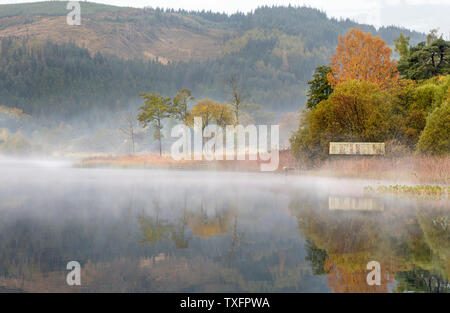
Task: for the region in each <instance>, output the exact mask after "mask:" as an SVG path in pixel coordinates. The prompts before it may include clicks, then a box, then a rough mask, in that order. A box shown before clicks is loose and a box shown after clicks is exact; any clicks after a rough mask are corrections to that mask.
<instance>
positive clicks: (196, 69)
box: [0, 2, 425, 116]
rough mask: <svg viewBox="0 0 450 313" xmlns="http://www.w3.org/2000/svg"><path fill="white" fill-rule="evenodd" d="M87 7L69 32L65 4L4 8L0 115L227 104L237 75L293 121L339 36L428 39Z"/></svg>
mask: <svg viewBox="0 0 450 313" xmlns="http://www.w3.org/2000/svg"><path fill="white" fill-rule="evenodd" d="M80 4H81V19H82V20H81V26H69V25H67V23H66V14H67V12H68V10H66V9H65V6H66V2H40V3H30V4H15V5H0V38H3V40H2V42H3V44H2V54H1V59H0V64H1V65H2V67H1V68H0V72H1V74H2V77H0V93H1V95H2V98H1V102H2V103H0V105H1V104H2V105H6V106H14V107H17V108H19V109H23V110H24V112H25V113H27V114H32V115H42V114H47V113H48V112H60V113H61V114H64V116H71V115H72V114H75V113H77V112H79V111H80V110H81V108H84V109H85V110H88V109H89V110H91V109H94V108H95V109H96V110H97V111H99V110H101V108H103V107H105V106H106V107H108V108H109V109H117V108H119V107H121V106H126V105H128V104H129V102H130V101H135V100H136V98H137V94H138V93H139V92H142V91H150V90H156V91H158V92H160V93H164V94H167V95H173V94H174V93H175V92H176V90H177V89H181V88H190V89H191V90H193V92H194V95H195V96H196V97H197V98H198V97H211V98H215V99H217V100H221V101H226V100H228V99H227V95H226V93H225V92H224V86H223V82H224V80H225V79H226V78H227V77H229V75H231V74H232V73H238V74H239V75H240V76H241V78H242V79H243V81H245V88H246V90H247V91H248V94H249V98H248V101H250V102H256V103H261V104H263V105H265V106H266V108H268V109H270V110H273V111H293V110H298V109H299V108H300V107H301V106H302V105H303V104H304V102H305V94H306V87H305V85H306V81H307V80H309V79H310V77H311V74H312V72H313V70H314V68H315V67H316V66H319V65H322V64H326V63H328V58H329V56H330V55H331V54H332V52H333V50H334V48H335V45H336V43H337V38H338V36H339V35H341V34H344V33H346V32H347V31H348V30H349V29H350V28H352V27H360V28H362V29H363V30H364V31H370V32H372V33H374V34H375V35H380V36H381V37H382V38H383V39H384V40H385V41H386V42H387V43H388V44H390V45H392V44H393V39H395V38H397V37H398V35H399V34H400V33H401V32H403V33H404V34H405V35H408V36H411V42H412V43H413V44H414V43H417V42H419V41H422V40H424V39H425V35H424V34H420V33H417V32H410V31H408V30H405V29H401V28H398V27H385V28H380V29H379V30H376V29H375V28H374V27H372V26H370V25H360V24H357V23H354V22H352V21H350V20H342V21H338V20H336V19H329V18H328V17H327V16H326V14H324V13H323V12H321V11H319V10H316V9H312V8H306V7H260V8H258V9H256V10H255V11H254V12H251V13H248V14H242V13H236V14H233V15H230V16H229V15H225V14H219V13H212V12H204V11H203V12H187V11H182V10H180V11H174V10H160V9H134V8H121V7H114V6H108V5H100V4H95V3H89V2H81V3H80ZM69 43H70V44H69ZM76 46H78V47H79V48H78V47H76ZM99 53H100V54H99ZM116 57H118V58H119V59H117V58H116ZM127 60H128V61H127ZM31 65H32V66H31ZM24 69H25V70H24ZM83 73H84V74H83ZM86 73H89V75H87V74H86ZM36 80H37V81H36ZM55 86H58V88H55ZM67 91H69V95H67V94H66V93H67ZM105 102H108V103H105ZM111 102H113V103H111ZM55 106H57V107H55Z"/></svg>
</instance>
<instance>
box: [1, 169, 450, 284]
mask: <svg viewBox="0 0 450 313" xmlns="http://www.w3.org/2000/svg"><path fill="white" fill-rule="evenodd" d="M376 184H377V182H369V181H361V180H343V179H327V178H319V177H299V176H294V175H289V176H286V175H284V174H273V173H237V172H212V171H209V172H195V171H160V170H150V169H147V170H134V169H126V170H122V169H82V168H74V167H71V166H70V164H67V163H65V162H59V163H53V162H50V161H27V162H2V163H1V165H0V291H18V292H20V291H24V292H33V291H41V292H48V291H49V292H55V291H57V292H60V291H64V292H65V291H67V292H96V291H99V292H113V291H114V292H352V291H353V292H377V291H378V292H380V291H381V292H392V291H400V292H403V291H424V292H429V291H431V292H436V291H440V292H443V291H449V285H448V281H449V276H450V240H449V239H450V207H449V203H448V199H443V200H436V199H417V198H414V199H411V198H398V197H393V196H380V195H378V194H369V195H368V194H366V193H364V192H363V187H364V186H368V185H374V186H376ZM70 261H78V262H79V263H80V264H81V286H68V285H67V283H66V275H67V274H68V272H69V271H68V270H67V269H66V266H67V263H68V262H70ZM370 261H377V262H379V263H380V265H381V285H380V286H377V285H375V286H369V285H368V284H367V281H366V277H367V275H368V273H369V272H370V271H369V270H367V268H366V266H367V263H368V262H370Z"/></svg>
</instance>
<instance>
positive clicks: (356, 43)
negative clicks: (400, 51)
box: [327, 28, 399, 89]
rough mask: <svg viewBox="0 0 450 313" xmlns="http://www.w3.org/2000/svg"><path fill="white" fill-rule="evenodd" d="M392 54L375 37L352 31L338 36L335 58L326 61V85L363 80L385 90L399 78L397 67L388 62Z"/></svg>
mask: <svg viewBox="0 0 450 313" xmlns="http://www.w3.org/2000/svg"><path fill="white" fill-rule="evenodd" d="M391 54H392V50H391V49H390V48H389V47H388V46H387V45H386V43H385V42H384V41H383V40H382V39H381V38H380V37H379V36H377V37H373V35H372V34H371V33H365V32H363V31H362V30H361V29H354V28H352V29H351V30H350V31H349V32H348V33H347V34H346V35H345V36H344V37H341V36H339V42H338V45H337V47H336V52H335V54H334V55H333V56H332V57H331V58H330V61H331V63H330V68H331V71H332V72H331V73H328V75H327V78H328V82H329V83H330V85H331V86H332V87H333V88H334V87H335V86H336V85H338V84H340V83H342V82H344V81H348V80H354V79H357V80H365V81H369V82H372V83H375V84H377V85H378V86H379V87H380V88H382V89H385V88H388V87H391V86H393V85H394V83H395V82H396V81H397V80H398V78H399V73H398V71H397V65H396V62H395V61H391Z"/></svg>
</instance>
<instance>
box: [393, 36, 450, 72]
mask: <svg viewBox="0 0 450 313" xmlns="http://www.w3.org/2000/svg"><path fill="white" fill-rule="evenodd" d="M431 35H432V34H431ZM433 39H434V40H433ZM408 41H409V40H408V39H405V38H404V37H403V38H402V37H400V38H399V41H398V46H397V48H398V49H399V51H398V52H399V54H400V56H401V59H400V61H399V63H398V69H399V71H400V73H401V74H402V77H403V78H408V79H414V80H420V79H428V78H431V77H433V76H437V75H448V74H450V42H448V41H445V40H444V39H442V38H433V36H431V38H430V37H429V42H428V43H425V42H421V43H419V44H418V45H417V46H412V47H409V42H408Z"/></svg>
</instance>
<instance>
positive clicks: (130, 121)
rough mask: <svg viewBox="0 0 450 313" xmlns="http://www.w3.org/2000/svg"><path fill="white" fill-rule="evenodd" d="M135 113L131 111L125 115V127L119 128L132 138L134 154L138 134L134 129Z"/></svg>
mask: <svg viewBox="0 0 450 313" xmlns="http://www.w3.org/2000/svg"><path fill="white" fill-rule="evenodd" d="M134 121H135V118H134V114H133V113H132V112H129V113H128V114H127V115H126V116H125V117H124V124H125V126H124V127H120V128H119V130H120V131H122V132H123V133H124V134H125V135H127V136H128V137H129V139H130V142H131V151H132V154H133V155H134V153H135V150H134V136H135V135H136V133H135V131H134Z"/></svg>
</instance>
